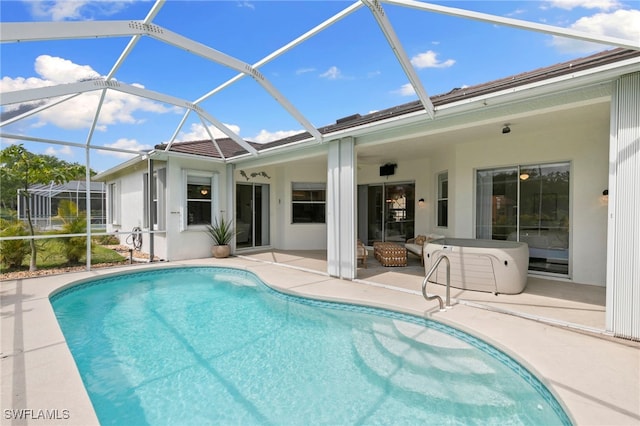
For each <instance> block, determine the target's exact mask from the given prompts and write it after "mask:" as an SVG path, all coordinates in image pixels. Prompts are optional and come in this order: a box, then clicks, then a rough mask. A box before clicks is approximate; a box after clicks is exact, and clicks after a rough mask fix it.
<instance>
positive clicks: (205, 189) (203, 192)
mask: <svg viewBox="0 0 640 426" xmlns="http://www.w3.org/2000/svg"><path fill="white" fill-rule="evenodd" d="M208 193H209V190H208V189H207V188H200V194H202V195H207V194H208Z"/></svg>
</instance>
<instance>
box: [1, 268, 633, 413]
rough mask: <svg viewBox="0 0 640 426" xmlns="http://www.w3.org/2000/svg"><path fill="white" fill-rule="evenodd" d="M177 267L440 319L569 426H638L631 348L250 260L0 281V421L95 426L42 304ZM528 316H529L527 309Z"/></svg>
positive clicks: (406, 293)
mask: <svg viewBox="0 0 640 426" xmlns="http://www.w3.org/2000/svg"><path fill="white" fill-rule="evenodd" d="M185 265H188V266H193V265H219V266H228V267H237V268H243V269H247V270H250V271H252V272H254V273H255V274H257V275H258V276H259V277H260V278H261V279H262V280H263V281H264V282H265V283H267V284H269V285H270V286H272V287H274V288H277V289H279V290H282V291H285V292H289V293H292V294H296V295H300V296H306V297H312V298H319V299H324V300H334V301H344V302H350V303H357V304H364V305H369V306H378V307H383V308H387V309H391V310H395V311H400V312H406V313H409V314H414V315H419V316H426V317H429V318H432V319H434V320H438V321H441V322H443V323H446V324H449V325H452V326H454V327H457V328H459V329H461V330H464V331H467V332H469V333H471V334H473V335H475V336H477V337H479V338H482V339H483V340H485V341H487V342H489V343H491V344H493V345H495V346H496V347H498V348H499V349H502V350H503V351H505V352H506V353H508V354H509V355H511V356H512V357H514V358H515V359H517V360H518V361H520V362H522V363H523V364H524V365H525V366H527V367H528V368H529V369H530V370H531V371H532V372H533V373H534V374H536V375H537V376H538V377H539V378H540V379H541V380H542V381H543V382H544V383H545V384H546V385H547V386H548V387H549V389H550V390H551V391H552V392H553V393H554V394H555V395H556V396H557V397H558V399H559V400H560V402H561V404H562V405H563V406H564V407H565V408H566V411H567V412H568V414H569V415H570V417H571V418H572V419H573V421H574V422H575V424H578V425H640V344H638V343H637V342H630V341H626V340H621V339H615V338H611V337H607V336H605V335H601V334H591V333H587V332H583V331H580V330H575V329H571V328H568V327H560V326H554V325H552V324H549V323H545V322H541V321H537V320H532V319H527V318H523V317H520V316H516V315H511V314H506V313H503V312H500V311H499V310H489V309H485V308H479V307H478V306H474V305H473V304H468V303H454V306H453V307H452V308H451V309H448V310H446V311H442V312H441V311H439V309H438V304H437V302H435V301H433V302H427V301H425V300H424V299H423V298H422V296H420V295H418V294H415V292H411V291H407V290H406V289H402V288H401V287H399V288H392V287H390V286H385V285H371V284H368V283H366V282H363V281H345V280H339V279H336V278H331V277H329V276H327V275H326V274H322V273H319V272H318V271H313V270H312V269H313V267H311V268H307V270H303V269H299V268H294V267H290V266H284V265H283V264H281V263H274V262H271V261H265V260H261V259H259V257H253V258H252V257H250V256H239V257H231V258H228V259H219V260H218V259H198V260H192V261H181V262H170V263H161V264H155V263H154V264H145V265H137V266H132V267H120V268H117V269H96V270H92V271H89V272H78V273H68V274H62V275H54V276H47V277H41V278H30V279H22V280H13V281H4V282H2V283H0V296H1V307H0V315H1V319H2V324H1V331H2V335H1V340H0V342H1V364H0V365H1V367H2V370H1V378H2V380H1V381H2V385H1V388H0V389H1V392H2V396H1V400H0V401H1V404H2V416H1V418H2V420H1V423H0V424H2V425H23V424H38V425H45V424H46V425H49V424H65V425H72V424H73V425H92V424H98V420H97V418H96V416H95V413H94V411H93V408H92V405H91V402H90V400H89V397H88V395H87V393H86V390H85V388H84V386H83V384H82V380H81V378H80V375H79V373H78V371H77V368H76V365H75V362H74V360H73V358H72V356H71V354H70V352H69V350H68V348H67V346H66V343H65V340H64V337H63V335H62V332H61V330H60V328H59V326H58V322H57V320H56V318H55V315H54V313H53V310H52V308H51V304H50V303H49V295H50V294H51V293H52V292H53V291H55V290H57V289H59V288H62V287H64V286H66V285H68V284H69V283H73V282H76V281H78V280H86V279H91V278H96V277H100V276H104V275H108V274H114V273H123V272H128V271H130V270H135V271H140V270H141V269H143V268H157V267H175V266H185ZM396 280H397V278H396ZM440 287H441V286H434V287H433V290H431V289H430V291H429V292H430V293H431V291H434V292H435V293H440V292H441V291H442V289H441V288H440ZM453 295H454V293H453V292H452V296H453ZM529 309H531V310H532V312H534V311H535V306H529ZM17 417H22V419H19V418H17Z"/></svg>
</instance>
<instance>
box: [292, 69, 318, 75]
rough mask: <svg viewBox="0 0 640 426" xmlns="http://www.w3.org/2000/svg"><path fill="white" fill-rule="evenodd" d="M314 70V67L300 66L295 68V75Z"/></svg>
mask: <svg viewBox="0 0 640 426" xmlns="http://www.w3.org/2000/svg"><path fill="white" fill-rule="evenodd" d="M315 70H316V69H315V68H300V69H297V70H296V75H300V74H306V73H308V72H314V71H315Z"/></svg>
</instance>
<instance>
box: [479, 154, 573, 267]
mask: <svg viewBox="0 0 640 426" xmlns="http://www.w3.org/2000/svg"><path fill="white" fill-rule="evenodd" d="M569 174H570V165H569V163H553V164H534V165H522V166H514V167H507V168H498V169H488V170H478V171H477V173H476V238H485V239H493V240H511V241H523V242H526V243H527V244H528V245H529V270H530V271H539V272H545V273H552V274H560V275H568V274H569V259H570V256H569V231H570V226H569V225H570V224H569V217H570V214H569V186H570V185H569Z"/></svg>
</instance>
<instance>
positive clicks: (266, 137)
mask: <svg viewBox="0 0 640 426" xmlns="http://www.w3.org/2000/svg"><path fill="white" fill-rule="evenodd" d="M302 132H303V130H278V131H275V132H269V131H267V130H264V129H262V130H260V133H258V135H257V136H255V137H254V138H253V139H252V140H253V141H254V142H257V143H267V142H272V141H277V140H279V139H283V138H287V137H289V136H293V135H297V134H298V133H302Z"/></svg>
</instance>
